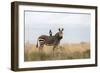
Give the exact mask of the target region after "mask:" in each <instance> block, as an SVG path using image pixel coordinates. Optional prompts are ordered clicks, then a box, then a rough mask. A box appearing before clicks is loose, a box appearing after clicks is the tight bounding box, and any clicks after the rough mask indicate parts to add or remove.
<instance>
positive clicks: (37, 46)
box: [36, 40, 38, 48]
mask: <svg viewBox="0 0 100 73" xmlns="http://www.w3.org/2000/svg"><path fill="white" fill-rule="evenodd" d="M36 48H38V40H37V44H36Z"/></svg>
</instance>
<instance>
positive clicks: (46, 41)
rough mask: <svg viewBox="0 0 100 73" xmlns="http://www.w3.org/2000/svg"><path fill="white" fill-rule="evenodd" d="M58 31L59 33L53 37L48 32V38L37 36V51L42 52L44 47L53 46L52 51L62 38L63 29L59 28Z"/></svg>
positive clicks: (46, 36)
mask: <svg viewBox="0 0 100 73" xmlns="http://www.w3.org/2000/svg"><path fill="white" fill-rule="evenodd" d="M58 30H59V31H58V32H57V33H56V34H55V35H52V32H51V30H50V31H49V34H50V35H49V36H48V35H41V36H39V37H38V40H37V45H36V47H37V48H39V50H42V49H43V47H44V45H47V46H53V51H54V50H55V48H56V47H57V46H58V45H59V44H60V41H61V39H62V38H63V30H64V29H63V28H62V29H60V28H59V29H58Z"/></svg>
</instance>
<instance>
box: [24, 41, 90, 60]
mask: <svg viewBox="0 0 100 73" xmlns="http://www.w3.org/2000/svg"><path fill="white" fill-rule="evenodd" d="M52 48H53V46H44V48H43V51H42V52H39V49H38V48H36V46H35V45H34V44H28V43H26V44H25V53H24V60H25V61H42V60H43V61H44V60H65V59H86V58H90V44H89V43H86V42H82V43H77V44H63V45H61V46H58V47H57V48H56V50H55V51H54V54H53V50H52Z"/></svg>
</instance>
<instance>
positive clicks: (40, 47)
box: [39, 45, 44, 53]
mask: <svg viewBox="0 0 100 73" xmlns="http://www.w3.org/2000/svg"><path fill="white" fill-rule="evenodd" d="M43 47H44V45H40V46H39V52H40V53H41V52H42V51H43Z"/></svg>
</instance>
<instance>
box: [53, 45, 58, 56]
mask: <svg viewBox="0 0 100 73" xmlns="http://www.w3.org/2000/svg"><path fill="white" fill-rule="evenodd" d="M56 47H57V45H54V46H53V56H54V54H55V48H56Z"/></svg>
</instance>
